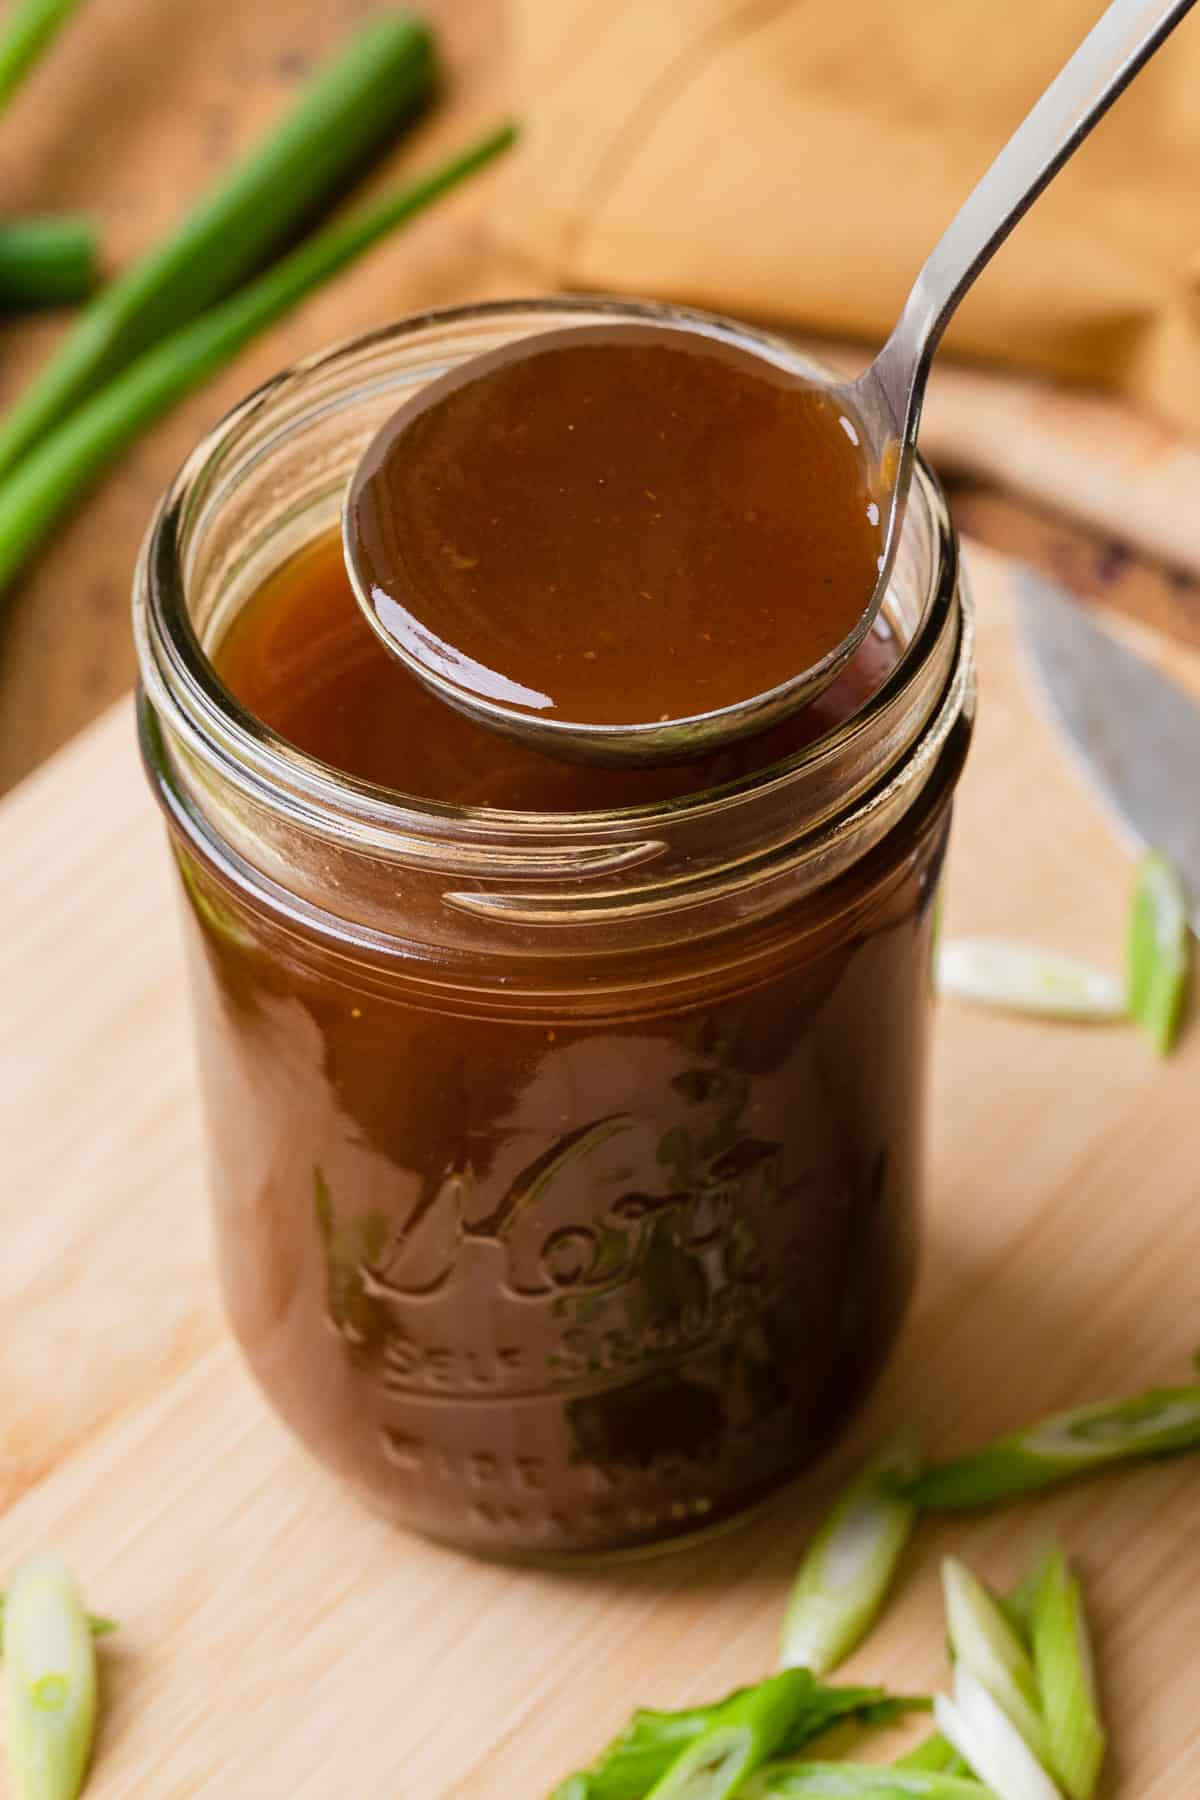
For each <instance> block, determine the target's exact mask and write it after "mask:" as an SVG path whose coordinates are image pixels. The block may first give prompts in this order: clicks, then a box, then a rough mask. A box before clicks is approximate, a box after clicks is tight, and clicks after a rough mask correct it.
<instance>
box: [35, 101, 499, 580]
mask: <svg viewBox="0 0 1200 1800" xmlns="http://www.w3.org/2000/svg"><path fill="white" fill-rule="evenodd" d="M514 135H515V133H514V129H513V127H512V126H511V125H505V126H502V127H501V128H500V129H499V130H497V131H493V132H491V133H489V134H488V136H487V137H485V138H481V139H480V140H479V141H478V142H477V143H476V144H474V145H472V147H471V148H470V149H468V150H466V151H465V152H464V153H463V154H462V155H460V156H457V157H455V158H453V159H452V160H451V161H450V162H447V163H444V164H442V166H441V167H440V168H438V169H435V170H434V171H433V172H432V173H431V174H429V175H426V176H423V177H422V178H421V179H420V180H418V181H415V182H413V183H412V184H411V185H410V186H408V187H404V188H402V189H401V190H400V192H399V193H397V194H393V195H391V196H390V197H388V198H386V199H383V200H379V201H377V202H375V204H374V205H371V206H367V207H364V208H363V209H361V210H360V211H359V212H358V213H357V214H355V215H353V216H352V217H350V218H347V219H346V220H344V221H342V222H340V223H337V224H334V225H330V226H327V227H326V228H325V230H324V231H321V232H318V233H317V234H315V235H314V236H313V237H312V238H310V239H308V240H307V241H306V242H305V243H303V244H301V245H300V247H299V248H298V249H296V250H293V251H292V253H291V255H290V256H287V257H285V258H284V259H283V261H282V262H279V263H277V264H276V265H275V267H274V268H272V269H269V270H268V271H267V272H266V274H264V275H260V276H259V277H258V278H257V280H255V281H253V282H251V283H250V284H249V285H248V286H247V287H245V288H243V289H242V290H241V292H240V293H237V294H235V295H234V296H233V297H232V298H231V299H229V300H226V301H224V302H222V304H221V305H220V306H216V307H214V308H213V309H212V310H211V312H208V313H205V314H204V315H203V316H202V317H201V318H199V319H196V320H195V321H194V322H193V323H192V324H190V325H185V326H184V327H183V328H182V329H181V330H179V331H176V332H174V333H172V334H171V335H170V336H169V337H166V338H164V339H162V341H161V342H160V343H158V344H156V345H155V347H154V348H153V349H151V350H147V351H146V352H145V353H144V354H143V355H142V356H141V357H139V358H138V359H137V361H136V362H133V363H131V364H130V366H129V367H128V368H127V369H125V370H124V371H123V372H122V373H121V374H120V375H117V376H116V377H114V379H113V380H112V381H110V382H109V383H108V385H107V386H106V387H102V388H100V390H99V392H98V393H96V394H95V395H94V396H93V398H91V399H90V400H88V401H86V402H85V403H84V404H83V405H82V406H80V407H79V408H78V409H77V410H76V411H75V412H73V413H72V414H71V416H70V418H69V419H67V420H66V422H65V423H64V424H62V425H60V426H58V428H57V429H56V430H55V431H53V432H52V433H51V434H50V435H49V436H48V437H46V438H45V439H44V440H43V441H42V442H41V443H40V444H39V445H38V446H37V448H36V449H34V450H32V451H31V452H29V454H28V455H26V456H25V457H24V459H23V460H22V462H21V465H20V467H19V468H18V469H17V470H15V471H14V472H13V473H12V474H10V475H9V476H8V478H7V479H6V480H4V481H0V593H2V592H3V591H4V589H5V588H7V587H8V586H10V585H11V583H12V581H13V580H14V578H15V577H16V575H17V574H18V573H19V571H20V570H21V568H22V567H23V566H24V564H25V562H26V561H27V560H28V559H29V557H30V556H32V555H33V553H34V551H35V550H37V549H38V547H39V546H40V545H41V544H42V543H43V542H44V540H45V539H46V537H47V536H48V535H49V533H50V532H51V531H52V530H53V528H54V526H55V525H56V524H57V522H58V520H59V519H60V518H61V517H62V516H63V514H64V513H65V512H66V511H67V510H68V508H69V507H70V506H71V504H72V503H73V502H74V501H75V500H76V499H77V498H78V496H79V495H80V494H81V493H82V492H83V491H84V490H85V489H86V488H87V487H88V486H89V485H90V483H91V482H93V481H94V480H95V479H96V478H97V476H98V475H100V474H101V473H102V471H103V470H104V469H105V468H106V467H107V466H108V464H109V463H110V462H111V461H112V460H113V458H114V457H115V456H117V455H118V454H119V452H120V451H121V450H123V449H124V448H125V447H126V445H127V444H129V443H130V442H131V441H132V440H133V439H134V438H135V437H136V436H137V435H138V433H139V432H141V431H143V430H144V429H145V427H146V426H147V425H149V424H151V423H152V422H153V420H155V419H157V418H158V417H159V416H160V415H161V414H162V413H164V412H166V410H167V408H168V407H170V406H171V405H172V404H173V403H174V402H175V401H176V400H178V399H180V398H181V396H182V395H184V394H186V393H187V392H188V391H189V390H190V389H191V388H194V387H196V386H198V384H199V383H200V382H201V381H203V380H204V379H205V378H206V377H207V376H209V375H211V374H213V373H215V371H216V370H218V369H219V368H221V367H222V365H223V364H225V363H227V362H229V361H230V359H231V358H232V357H233V356H234V355H235V354H236V353H237V352H238V351H239V350H240V349H241V348H242V347H243V345H245V344H247V343H248V342H249V341H250V339H251V338H253V337H254V336H255V335H256V334H257V333H258V332H260V331H262V330H263V329H264V328H265V327H266V326H268V325H270V324H271V323H272V322H273V321H274V320H275V319H278V318H279V317H280V315H281V314H283V313H285V312H286V311H287V310H288V309H289V307H292V306H294V305H295V304H296V302H297V301H298V300H302V299H303V298H304V296H305V295H306V294H308V293H311V292H312V290H313V289H314V288H316V287H319V286H320V284H321V283H322V282H324V281H328V280H329V278H330V276H332V275H336V274H337V273H338V271H339V270H340V269H343V268H345V266H346V265H347V264H348V263H350V262H353V261H354V259H355V258H356V257H358V256H361V255H362V253H363V252H364V251H365V250H368V249H370V247H371V245H372V244H374V243H376V242H377V241H378V240H379V239H380V238H381V237H383V236H384V235H385V234H386V233H387V232H389V231H392V230H394V229H395V228H396V227H397V226H398V225H402V224H404V223H406V221H407V220H409V219H411V218H412V217H413V216H414V215H415V214H416V213H418V212H420V211H421V210H422V209H423V208H424V207H426V206H429V205H431V204H432V203H433V201H435V200H437V199H438V198H439V197H440V196H441V195H442V194H445V193H447V192H448V191H449V190H450V189H451V188H452V187H455V186H456V185H457V184H458V183H459V182H460V181H464V180H465V179H466V178H467V177H468V176H469V175H472V174H474V173H475V171H476V170H477V169H481V168H482V167H483V166H484V164H485V163H488V162H490V161H491V160H492V158H493V157H495V156H498V155H499V153H500V152H501V151H502V150H505V149H507V148H508V146H509V145H510V144H511V143H512V142H513V139H514Z"/></svg>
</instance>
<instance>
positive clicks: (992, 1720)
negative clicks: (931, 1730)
mask: <svg viewBox="0 0 1200 1800" xmlns="http://www.w3.org/2000/svg"><path fill="white" fill-rule="evenodd" d="M933 1712H934V1717H935V1718H936V1720H937V1723H938V1729H939V1730H940V1731H941V1733H942V1735H943V1737H947V1738H949V1740H950V1742H951V1743H952V1744H953V1745H954V1748H955V1749H956V1750H957V1751H958V1753H959V1755H960V1756H961V1757H962V1758H963V1759H964V1761H965V1762H966V1763H967V1765H968V1767H969V1768H971V1769H973V1770H974V1772H975V1774H976V1775H978V1777H979V1779H980V1781H982V1782H984V1783H986V1785H987V1786H988V1787H989V1788H991V1789H993V1790H994V1792H995V1793H996V1794H998V1795H999V1796H1000V1800H1062V1796H1061V1794H1060V1793H1059V1791H1058V1789H1057V1788H1056V1787H1055V1785H1054V1783H1053V1782H1052V1781H1051V1779H1050V1777H1049V1775H1047V1773H1046V1771H1045V1769H1043V1767H1042V1765H1041V1763H1040V1762H1039V1761H1038V1759H1037V1757H1036V1756H1035V1755H1034V1754H1033V1751H1032V1750H1031V1749H1030V1748H1029V1745H1028V1744H1027V1743H1026V1742H1025V1739H1024V1738H1023V1737H1022V1736H1021V1733H1020V1732H1019V1731H1018V1730H1017V1728H1016V1726H1015V1725H1014V1724H1013V1722H1012V1720H1011V1719H1010V1718H1009V1716H1008V1714H1007V1713H1006V1712H1005V1711H1004V1708H1003V1707H1002V1706H1000V1705H999V1703H998V1702H997V1701H995V1700H994V1699H993V1698H992V1696H991V1694H989V1693H988V1691H987V1689H986V1688H985V1687H984V1685H983V1683H982V1682H981V1681H977V1680H976V1678H975V1676H974V1675H972V1673H971V1671H970V1670H969V1669H964V1668H963V1667H962V1666H961V1664H960V1665H959V1667H958V1669H957V1670H956V1671H955V1676H954V1699H953V1700H949V1699H947V1697H946V1695H945V1694H935V1695H934V1698H933Z"/></svg>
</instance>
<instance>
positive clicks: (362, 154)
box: [0, 15, 434, 473]
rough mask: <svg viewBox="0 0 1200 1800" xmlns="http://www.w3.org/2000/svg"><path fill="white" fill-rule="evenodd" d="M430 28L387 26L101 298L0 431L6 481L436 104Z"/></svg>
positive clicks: (363, 35) (398, 22)
mask: <svg viewBox="0 0 1200 1800" xmlns="http://www.w3.org/2000/svg"><path fill="white" fill-rule="evenodd" d="M433 69H434V65H433V47H432V39H431V37H430V34H429V31H428V29H427V27H426V26H425V25H424V24H423V23H422V22H421V21H419V20H417V19H413V18H409V17H406V16H403V15H400V16H396V17H393V18H384V19H380V20H379V21H377V23H375V24H374V25H370V26H368V27H367V28H366V29H365V30H364V31H362V32H360V33H359V34H358V36H357V37H356V38H355V39H354V41H353V43H352V44H351V46H350V48H349V49H348V50H347V51H346V53H345V55H344V56H342V57H341V58H340V59H339V60H338V61H337V62H336V63H334V64H333V66H332V67H331V68H329V69H327V70H325V71H324V72H323V73H321V74H320V75H319V76H318V77H317V79H316V81H315V82H314V83H313V84H312V85H311V86H310V87H309V88H308V90H307V91H306V92H305V94H304V95H303V96H302V97H301V99H300V101H299V103H298V104H297V105H296V106H295V107H294V109H293V110H292V112H291V113H290V114H289V115H288V117H287V118H286V119H285V120H284V121H283V123H282V125H280V126H279V127H278V129H277V130H276V131H275V132H274V133H273V135H272V136H271V137H269V138H268V139H267V140H266V142H265V143H263V144H261V145H260V146H259V147H258V149H257V150H255V151H254V152H252V154H251V155H250V156H249V157H248V158H247V159H246V160H245V161H244V162H243V163H242V164H241V165H240V167H238V168H237V169H235V170H234V172H233V174H232V175H231V176H230V177H229V178H228V179H227V180H226V181H225V182H224V183H223V184H222V185H221V187H219V188H218V189H217V191H216V192H215V193H214V194H212V195H211V196H210V197H209V198H208V199H206V200H204V201H202V202H201V203H200V205H199V206H198V207H196V209H195V210H194V211H193V212H192V213H190V214H189V216H188V217H187V218H186V219H185V220H184V221H183V223H182V225H181V226H180V227H179V228H178V230H177V231H176V232H175V233H174V234H173V235H172V236H171V237H169V238H168V239H167V240H166V242H164V243H163V244H161V245H160V246H159V247H158V249H156V250H152V251H151V252H150V253H149V255H147V256H145V257H143V258H142V259H141V261H140V262H138V263H135V264H134V266H133V267H132V268H131V269H130V270H129V271H128V272H127V273H126V274H125V275H123V276H122V277H121V278H120V279H119V280H118V281H115V282H113V283H111V284H110V286H108V287H106V288H105V289H104V290H103V292H102V293H100V294H99V295H98V296H97V297H96V299H95V300H94V301H93V302H92V304H91V305H90V306H89V307H88V308H87V310H86V311H85V312H84V313H83V314H82V315H81V316H80V318H79V321H78V323H77V324H76V325H75V327H74V329H73V330H72V332H71V334H70V335H69V337H68V338H67V339H66V341H65V343H64V344H63V345H62V348H61V349H60V350H59V351H58V352H57V354H56V355H55V356H54V357H53V358H52V359H51V361H50V362H49V363H48V364H47V365H46V367H45V368H44V369H43V370H42V372H41V374H40V375H38V376H37V378H36V379H35V380H34V382H33V384H32V386H31V387H30V388H29V389H28V390H27V391H26V393H25V394H24V395H23V396H22V398H21V399H20V400H19V401H18V402H17V404H16V405H15V406H14V407H13V408H12V409H11V411H10V412H9V413H8V415H7V417H6V418H5V419H4V421H3V423H0V473H3V472H4V471H6V470H8V469H11V468H12V467H13V465H14V464H16V463H17V462H18V461H19V459H21V458H23V457H24V455H25V454H26V452H27V451H28V450H29V449H30V447H31V446H32V445H34V444H35V443H36V442H37V441H38V440H39V439H40V438H42V437H44V436H45V434H46V433H47V431H48V430H49V429H50V428H51V426H53V425H55V424H56V423H57V422H58V420H60V419H61V418H63V417H64V415H65V414H67V413H68V412H69V411H70V409H71V408H72V407H74V406H75V405H76V404H78V403H79V402H80V401H83V400H85V397H86V396H88V395H90V394H91V392H92V391H93V390H94V389H95V387H96V386H97V384H98V383H100V382H101V381H103V380H105V379H106V378H108V377H109V376H112V375H113V374H115V373H116V372H117V371H118V370H119V369H122V368H124V367H125V366H126V364H128V363H130V362H131V361H132V360H133V358H134V357H135V356H137V355H139V354H140V353H141V352H142V351H143V350H145V349H146V348H147V347H148V346H149V345H151V344H153V343H155V342H157V341H158V340H159V339H161V338H163V337H165V336H166V334H167V333H168V332H172V331H175V330H176V329H177V328H178V327H181V326H183V325H185V324H187V323H188V321H190V320H192V319H195V318H196V317H198V316H199V315H200V314H201V313H203V312H204V311H205V309H206V308H207V307H209V306H211V305H212V304H213V302H214V301H217V300H220V299H222V298H223V297H224V296H225V295H226V294H228V293H230V292H232V291H233V290H234V289H235V288H237V287H238V286H239V285H240V284H241V283H242V282H243V281H244V280H245V279H246V277H247V276H249V275H251V274H253V273H254V271H255V270H256V269H259V268H261V267H262V266H263V265H264V264H265V263H266V262H268V261H269V260H270V258H271V257H272V256H273V255H274V254H275V252H276V251H277V250H278V249H279V247H280V246H281V244H283V243H284V242H286V240H287V239H288V238H290V237H292V236H293V235H294V234H295V232H296V231H297V230H298V229H299V227H300V226H301V225H303V224H304V223H305V222H306V221H307V220H308V219H310V218H311V217H312V215H313V214H314V213H315V212H316V211H317V210H318V209H319V208H320V207H321V206H322V205H324V204H325V203H327V202H328V201H329V200H330V199H331V198H332V197H333V196H334V195H335V194H336V193H337V192H338V191H339V189H341V188H342V187H344V186H345V184H346V182H347V180H348V179H349V178H350V176H351V175H352V174H353V173H354V172H356V171H357V170H359V169H360V168H362V167H363V165H364V164H365V163H366V161H367V159H368V158H369V157H370V156H371V155H372V154H373V152H375V151H376V150H377V149H378V148H379V146H380V145H381V144H382V143H383V142H384V141H385V140H386V139H387V138H388V137H389V136H390V135H391V134H392V133H393V132H394V131H395V130H396V129H397V128H398V126H399V125H400V124H401V123H402V122H403V121H404V120H406V119H408V118H411V117H412V116H413V114H414V113H415V112H416V110H417V109H418V108H419V107H420V106H421V105H422V104H423V103H424V102H425V100H426V99H427V98H428V96H429V93H430V90H431V88H432V84H433Z"/></svg>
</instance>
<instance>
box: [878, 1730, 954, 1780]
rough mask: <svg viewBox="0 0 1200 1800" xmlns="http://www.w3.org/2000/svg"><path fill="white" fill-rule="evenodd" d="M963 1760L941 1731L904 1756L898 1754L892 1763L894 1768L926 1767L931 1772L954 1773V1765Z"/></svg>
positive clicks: (913, 1768) (940, 1773)
mask: <svg viewBox="0 0 1200 1800" xmlns="http://www.w3.org/2000/svg"><path fill="white" fill-rule="evenodd" d="M960 1761H961V1758H960V1757H959V1754H958V1751H957V1750H956V1749H955V1748H954V1745H953V1744H951V1743H949V1742H948V1741H947V1740H946V1739H945V1738H944V1737H943V1736H942V1734H941V1732H940V1731H935V1732H934V1733H933V1735H932V1736H931V1737H927V1738H925V1739H923V1741H922V1742H921V1743H919V1744H918V1745H916V1747H915V1748H914V1749H912V1750H909V1751H908V1752H907V1753H906V1754H905V1755H904V1756H898V1757H897V1758H896V1760H895V1762H894V1763H893V1764H892V1767H893V1769H912V1770H920V1769H926V1770H928V1771H929V1773H930V1774H936V1775H952V1774H954V1773H955V1767H954V1765H955V1764H956V1763H958V1762H960Z"/></svg>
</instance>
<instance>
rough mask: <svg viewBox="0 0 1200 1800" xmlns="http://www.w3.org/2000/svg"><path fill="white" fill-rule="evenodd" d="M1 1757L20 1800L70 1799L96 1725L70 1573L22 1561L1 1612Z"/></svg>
mask: <svg viewBox="0 0 1200 1800" xmlns="http://www.w3.org/2000/svg"><path fill="white" fill-rule="evenodd" d="M4 1623H5V1630H4V1675H5V1687H6V1689H7V1694H8V1755H9V1763H10V1766H11V1769H12V1775H13V1783H14V1787H15V1789H16V1793H17V1795H18V1796H19V1800H74V1796H75V1795H76V1794H78V1792H79V1790H80V1787H81V1786H82V1784H83V1777H84V1773H85V1771H86V1769H87V1763H88V1757H89V1755H90V1753H91V1746H92V1732H93V1730H94V1728H95V1723H96V1653H95V1650H94V1648H93V1646H92V1634H91V1632H90V1630H89V1629H88V1622H87V1618H86V1616H85V1614H84V1610H83V1605H82V1602H81V1601H80V1598H79V1589H78V1588H77V1587H76V1585H75V1579H74V1577H73V1576H72V1574H71V1572H70V1570H69V1569H67V1568H66V1566H65V1565H64V1564H63V1563H61V1562H60V1561H59V1560H58V1558H57V1557H51V1556H41V1557H35V1558H31V1559H30V1561H28V1562H26V1563H23V1564H22V1565H21V1567H20V1568H19V1569H18V1570H17V1572H16V1574H15V1575H14V1576H13V1578H12V1580H11V1582H10V1583H9V1588H8V1597H7V1603H6V1605H5V1609H4Z"/></svg>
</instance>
